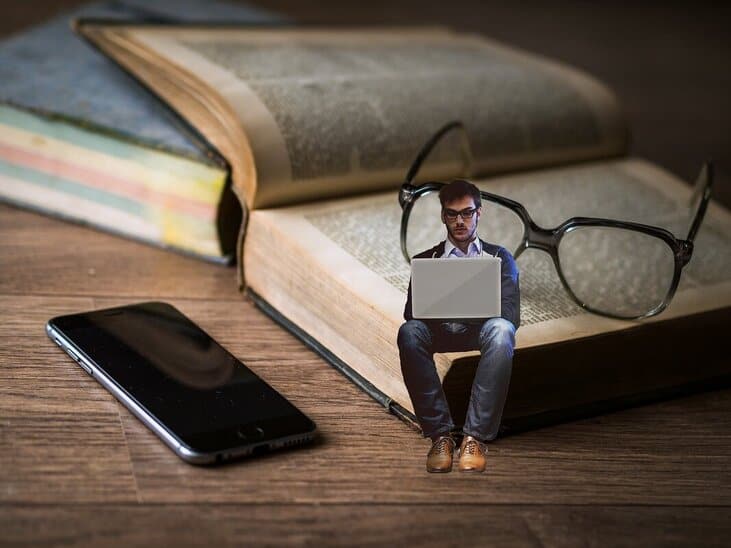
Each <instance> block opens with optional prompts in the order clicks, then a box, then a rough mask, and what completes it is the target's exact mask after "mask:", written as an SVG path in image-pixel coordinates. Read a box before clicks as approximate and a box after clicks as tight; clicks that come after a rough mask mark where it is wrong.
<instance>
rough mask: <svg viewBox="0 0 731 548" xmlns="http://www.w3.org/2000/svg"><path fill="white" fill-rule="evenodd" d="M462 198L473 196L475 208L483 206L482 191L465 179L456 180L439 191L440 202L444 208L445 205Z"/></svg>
mask: <svg viewBox="0 0 731 548" xmlns="http://www.w3.org/2000/svg"><path fill="white" fill-rule="evenodd" d="M462 196H471V197H472V200H473V201H474V202H475V207H480V206H482V200H481V199H480V189H479V188H477V187H476V186H475V185H473V184H472V183H470V182H469V181H465V180H464V179H455V180H454V181H452V182H451V183H449V184H448V185H445V186H443V187H442V189H441V190H440V191H439V202H440V203H441V204H442V208H444V204H446V203H447V202H453V201H454V200H459V199H460V198H461V197H462Z"/></svg>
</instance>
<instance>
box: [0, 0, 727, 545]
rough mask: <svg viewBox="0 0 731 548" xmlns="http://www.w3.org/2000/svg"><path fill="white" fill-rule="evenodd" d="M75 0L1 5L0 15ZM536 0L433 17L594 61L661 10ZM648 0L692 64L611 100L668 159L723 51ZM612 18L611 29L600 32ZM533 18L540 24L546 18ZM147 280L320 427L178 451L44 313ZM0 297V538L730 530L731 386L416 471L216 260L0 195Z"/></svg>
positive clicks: (699, 111)
mask: <svg viewBox="0 0 731 548" xmlns="http://www.w3.org/2000/svg"><path fill="white" fill-rule="evenodd" d="M74 3H75V2H73V1H67V2H50V1H39V2H34V3H32V7H30V6H31V3H18V7H17V9H16V10H11V11H12V13H11V14H10V15H9V17H5V18H0V19H2V22H0V33H5V34H7V32H9V31H11V30H15V29H19V28H22V27H23V26H25V25H28V24H30V23H32V22H35V21H39V20H41V19H42V18H44V17H47V16H49V15H51V14H52V13H55V12H57V11H58V10H59V9H61V8H62V7H64V6H70V5H73V4H74ZM260 3H261V4H262V5H264V6H275V7H277V8H278V9H280V10H282V11H285V12H287V10H290V11H291V13H292V14H294V15H296V16H298V17H300V18H304V19H306V20H314V19H317V18H319V19H320V20H325V21H328V22H332V23H340V22H345V23H347V22H355V21H360V20H362V21H365V22H374V19H377V20H378V21H375V22H383V21H387V22H400V23H405V22H406V23H408V22H410V20H409V15H410V14H414V13H416V12H415V11H414V10H415V6H417V4H416V3H414V2H406V3H401V4H394V5H393V6H391V5H390V4H389V5H388V6H387V5H386V3H385V2H381V3H376V4H375V6H376V7H375V8H373V7H368V8H367V7H366V5H365V4H363V5H360V4H358V5H354V6H353V7H352V9H351V10H350V11H348V9H347V8H343V7H342V4H341V3H337V2H325V3H322V4H320V5H319V7H317V8H314V7H312V6H308V7H307V8H306V9H305V8H304V7H303V5H301V4H298V3H293V2H286V1H284V0H281V1H280V0H268V1H264V0H262V1H261V2H260ZM418 5H421V4H418ZM465 5H466V6H467V7H468V8H469V9H477V7H476V4H473V3H471V2H466V3H465ZM491 5H492V4H491ZM540 5H541V4H538V3H530V2H529V3H526V4H524V5H522V6H521V7H516V8H514V9H511V8H507V7H505V6H504V5H503V6H499V5H495V6H496V8H495V11H494V17H492V18H489V17H487V16H486V15H484V14H485V12H482V13H483V15H481V16H480V17H475V18H469V17H466V15H464V10H462V11H459V10H456V9H455V11H454V13H462V14H463V15H462V16H459V17H457V16H456V15H454V14H452V15H447V16H446V17H445V21H443V22H447V23H450V24H454V25H456V26H458V27H459V26H460V25H463V27H464V28H467V29H471V30H475V29H483V30H488V31H490V32H491V33H492V34H495V33H494V32H492V31H493V30H495V29H496V25H497V24H498V23H499V22H506V21H507V22H510V21H512V22H513V25H512V26H511V25H506V26H504V27H499V28H497V35H498V37H499V38H503V39H510V36H515V37H516V39H515V40H513V41H514V42H515V43H518V44H519V45H528V46H531V45H532V44H545V49H544V53H548V54H551V55H555V56H558V57H560V58H562V59H564V60H570V61H573V62H574V63H575V64H579V65H580V66H583V67H584V68H587V69H589V70H590V71H592V72H594V73H595V74H598V75H600V76H602V77H603V78H605V79H609V80H611V79H612V78H614V77H616V78H620V76H621V74H622V70H623V69H622V68H621V67H622V64H623V62H624V61H625V56H626V55H627V53H628V51H629V50H631V49H632V46H633V45H634V46H637V45H638V44H642V43H643V42H642V41H641V40H640V38H639V30H638V25H639V24H640V23H643V22H644V23H647V22H648V21H649V20H650V19H653V17H654V15H656V14H657V13H658V10H660V9H661V8H659V7H658V6H659V4H654V3H650V4H649V6H648V5H645V4H643V3H640V4H639V7H635V8H632V9H631V10H630V9H628V11H627V13H623V12H621V11H616V10H612V9H610V8H608V7H606V6H605V7H596V5H594V4H591V5H589V4H586V3H572V2H568V1H567V2H563V3H562V4H561V6H563V8H561V7H556V8H553V10H554V11H555V18H553V19H552V20H551V21H550V22H547V21H546V20H545V19H542V20H541V21H538V20H536V19H531V18H530V17H529V15H530V13H538V14H542V15H541V17H543V16H545V15H546V10H547V8H542V7H538V6H540ZM663 5H664V4H663ZM369 6H370V4H369ZM379 6H380V7H379ZM444 9H445V8H443V7H441V8H438V7H433V6H432V7H429V6H426V7H425V8H424V10H416V11H418V12H419V13H418V15H419V17H417V19H419V20H428V21H432V22H439V21H440V20H439V15H438V14H439V13H441V12H443V11H444ZM663 9H665V10H666V13H667V17H665V18H664V19H662V18H660V19H661V20H662V21H663V25H659V24H658V25H656V26H655V27H652V26H650V27H648V28H646V29H644V31H645V36H646V40H647V42H648V43H649V42H651V41H652V40H653V39H656V40H668V33H672V32H677V33H678V36H679V37H680V39H681V41H682V43H681V46H682V45H683V44H685V49H684V50H683V51H685V52H686V54H687V55H691V56H692V55H695V56H696V57H694V59H695V60H696V65H693V66H692V67H691V66H690V65H689V64H688V63H689V61H688V59H686V57H687V55H686V57H683V56H682V55H681V56H680V60H679V62H680V64H681V72H680V73H678V70H679V69H677V67H675V68H668V66H667V65H665V64H663V63H660V62H657V60H656V59H657V58H652V59H655V61H652V62H650V61H648V59H651V58H650V57H649V56H648V53H647V52H646V51H642V52H640V53H641V54H638V55H637V56H635V57H636V58H635V59H633V61H634V62H635V65H634V68H633V69H632V70H629V69H624V70H625V72H627V77H626V79H623V80H622V81H621V83H620V88H621V98H622V100H623V101H625V102H627V101H628V99H629V102H628V105H629V112H630V114H631V116H632V117H634V118H637V117H639V124H640V130H641V131H640V133H639V135H638V139H639V143H638V146H639V147H640V151H641V152H643V151H645V152H643V153H646V151H650V152H653V151H655V152H662V154H667V155H668V157H669V160H670V161H669V162H663V158H661V157H657V156H653V155H652V154H647V155H648V156H650V159H652V160H654V161H658V162H659V163H661V164H663V165H666V166H669V167H673V166H679V167H678V168H677V169H678V170H681V169H685V167H686V166H687V165H690V164H691V163H692V162H695V158H694V156H695V154H694V153H695V152H697V151H698V150H700V149H701V148H704V146H705V144H707V143H709V142H710V143H711V145H710V146H711V147H716V148H718V149H719V150H720V149H723V154H727V153H728V149H729V147H727V144H728V132H727V127H728V124H725V127H724V128H723V131H720V130H718V131H716V130H715V129H711V130H710V133H709V132H702V131H701V132H696V131H691V130H693V129H694V128H695V129H697V128H699V127H701V128H704V127H706V128H708V127H711V126H715V125H716V124H715V123H714V122H713V120H711V117H712V116H713V115H714V114H713V112H715V113H716V114H715V115H716V116H718V119H719V120H721V121H723V120H724V119H725V120H726V121H728V113H729V111H728V103H727V97H728V94H725V97H726V99H725V101H726V103H723V105H721V107H718V103H715V104H714V102H713V101H716V94H717V93H722V92H723V90H724V89H725V90H728V81H727V79H726V80H722V79H721V80H718V82H719V83H718V87H717V88H715V89H714V90H711V91H704V90H703V89H701V88H702V87H703V86H700V85H697V83H698V82H699V81H700V82H703V83H708V82H709V79H710V80H713V78H716V79H718V78H721V76H717V75H709V74H710V73H708V72H707V71H704V70H703V68H704V67H706V68H707V67H709V66H713V63H716V62H717V58H716V57H715V56H719V55H722V54H723V53H724V52H726V53H728V41H720V42H719V40H720V39H719V38H718V37H717V36H716V35H715V34H714V32H715V31H714V29H716V27H717V26H719V25H721V24H722V21H723V20H724V19H723V17H725V16H726V12H725V11H721V12H719V14H718V15H716V16H713V15H712V14H709V13H708V12H707V11H704V10H705V7H704V5H701V8H698V11H696V12H694V13H695V14H696V16H695V17H690V18H689V19H688V22H687V28H688V29H690V30H689V31H687V32H686V31H683V32H681V31H680V30H679V29H681V28H685V27H682V23H681V21H680V19H679V17H680V16H679V13H681V12H684V10H683V9H681V8H679V7H677V6H675V4H670V5H669V6H668V7H666V8H663ZM369 10H371V11H369ZM374 10H375V11H374ZM378 10H380V11H378ZM440 10H441V11H440ZM531 10H533V12H531ZM591 10H598V14H597V17H599V19H598V20H595V19H594V18H593V17H592V16H591V13H590V12H591ZM549 11H550V10H549ZM450 13H451V12H450ZM663 13H665V12H663ZM521 15H524V17H521ZM602 17H603V19H602ZM714 17H716V18H718V21H717V20H715V19H714ZM704 18H705V19H704ZM711 19H713V20H712V21H711ZM596 21H599V22H596ZM638 21H639V23H638ZM496 22H497V23H496ZM703 22H706V23H707V25H706V26H703V25H702V23H703ZM644 23H643V24H644ZM592 24H593V25H595V26H594V27H593V28H594V30H595V34H596V36H597V37H598V38H597V41H596V43H594V37H593V36H591V33H590V29H591V28H592V27H591V25H592ZM521 25H522V27H521ZM552 25H553V27H551V26H552ZM622 25H625V26H624V27H623V26H622ZM613 26H614V27H616V28H617V29H619V31H618V32H617V36H612V37H611V40H614V42H611V41H610V42H602V41H601V40H610V35H612V33H611V32H610V29H611V28H612V27H613ZM549 27H551V28H556V29H557V31H560V32H557V33H556V34H555V35H553V36H551V35H546V32H547V31H546V28H549ZM703 28H705V29H706V30H707V32H706V34H704V32H703V30H702V29H703ZM627 29H629V30H627ZM668 29H670V30H668ZM538 31H540V32H538ZM511 33H513V34H512V35H511ZM541 33H543V34H541ZM521 40H523V42H521ZM623 40H624V42H623ZM704 40H706V41H707V40H710V44H709V43H706V42H705V41H704ZM714 40H715V42H714ZM572 43H573V44H574V48H575V49H573V48H572V47H570V46H571V44H572ZM612 43H613V44H615V45H616V49H612V47H611V44H612ZM648 47H649V46H648ZM592 48H594V49H593V50H592ZM679 48H680V46H678V47H677V48H675V49H673V51H676V52H677V51H678V50H679ZM534 49H536V48H534ZM680 49H682V48H680ZM592 51H593V53H592ZM711 51H712V52H714V54H713V55H710V54H708V55H706V54H707V53H708V52H711ZM687 52H690V53H687ZM699 52H701V53H703V55H701V53H699ZM572 55H573V56H574V57H575V58H576V59H573V60H572V59H571V56H572ZM714 55H715V56H714ZM725 57H726V58H727V57H728V56H727V55H726V56H725ZM592 63H594V64H593V65H592ZM643 63H644V64H643ZM704 63H705V64H704ZM691 65H692V63H691ZM682 67H686V68H685V69H683V68H682ZM641 70H645V71H647V74H642V73H641ZM673 71H675V72H673ZM670 74H674V75H675V76H676V77H677V80H678V82H680V83H679V86H680V87H681V88H682V90H684V91H683V93H686V94H690V95H689V97H690V99H688V98H686V101H689V100H691V99H693V100H694V101H695V102H694V103H693V105H694V106H693V107H692V108H690V109H689V110H687V111H685V114H683V115H682V116H681V119H683V120H685V123H686V124H687V128H688V131H689V132H690V133H693V135H692V136H691V137H689V143H690V144H689V147H688V150H681V148H682V147H679V146H678V145H677V144H676V142H675V140H676V139H675V137H674V136H669V131H670V130H669V129H668V128H669V127H670V118H671V117H668V119H667V120H665V119H661V117H660V116H659V112H660V111H661V110H662V109H663V108H664V109H666V110H667V111H670V110H672V109H673V108H675V105H676V103H674V102H673V101H676V100H677V94H678V93H679V92H678V91H677V90H676V91H673V92H671V93H669V94H668V95H667V96H665V97H662V96H658V95H657V94H656V92H657V90H658V86H659V85H660V84H659V83H658V82H666V83H667V85H668V87H669V84H671V83H672V82H671V79H670V76H669V75H670ZM694 76H697V80H695V83H694V81H693V80H692V78H693V77H694ZM672 81H675V80H672ZM610 84H611V85H613V86H614V87H616V82H612V81H610ZM622 86H624V87H622ZM724 86H725V87H724ZM696 88H698V89H696ZM694 90H695V91H694ZM719 90H720V91H719ZM693 93H695V95H693ZM663 101H664V103H663ZM642 105H647V110H646V111H645V110H643V107H642ZM724 109H725V110H724ZM643 116H644V118H643ZM693 117H695V118H693ZM724 117H725V118H724ZM691 118H692V119H691ZM653 120H657V124H656V125H654V126H653V124H652V121H653ZM631 122H632V123H633V125H636V124H637V123H638V122H637V120H631ZM704 124H705V125H704ZM721 125H723V124H721ZM714 131H716V133H714ZM675 135H677V134H675ZM709 135H710V136H709ZM671 137H672V138H671ZM667 143H670V144H668V146H667V147H664V145H665V144H667ZM726 157H728V156H726ZM672 162H675V163H674V164H673V163H672ZM688 175H690V173H688ZM153 299H154V300H165V301H169V302H171V303H172V304H174V305H175V306H177V307H178V308H180V309H181V310H182V311H183V312H184V313H185V314H187V315H188V316H190V317H191V318H192V319H193V320H194V321H195V322H197V323H198V324H200V325H201V326H202V327H203V328H204V329H205V330H206V331H208V332H209V333H210V334H211V335H212V336H213V337H214V338H215V339H217V340H218V341H220V342H221V343H222V344H223V345H224V346H225V347H226V348H228V349H229V350H230V351H231V352H232V353H233V354H234V355H236V356H237V357H238V358H240V359H242V360H243V361H245V362H246V363H247V364H248V365H249V366H250V367H251V368H252V369H254V370H255V371H256V372H257V373H258V374H259V375H261V376H262V377H263V378H264V379H266V380H267V381H268V382H269V383H271V384H272V385H273V386H274V387H275V388H276V389H278V390H279V391H281V392H282V393H283V394H284V395H285V396H286V397H287V398H289V399H291V400H292V401H293V402H294V403H295V404H296V405H297V406H299V407H300V408H301V409H302V410H303V411H305V412H306V413H307V414H308V415H309V416H311V417H312V418H313V419H314V420H315V421H316V422H317V424H318V426H319V428H320V431H321V433H322V435H321V437H320V439H319V440H318V442H317V443H315V444H313V445H310V446H307V447H303V448H300V449H297V450H294V451H290V452H281V453H275V454H270V455H266V456H264V457H261V458H257V459H249V460H242V461H238V462H235V463H231V464H227V465H224V466H218V467H211V468H204V467H195V466H190V465H188V464H185V463H183V462H182V461H180V460H179V459H178V458H177V457H176V456H175V455H174V454H173V453H172V452H171V451H170V450H168V449H167V448H166V447H165V446H164V445H163V444H162V443H161V442H160V441H159V440H158V439H157V438H156V437H155V436H154V435H153V434H152V433H151V432H150V431H149V430H148V429H147V428H146V427H144V426H143V425H142V424H141V423H140V422H139V421H138V420H136V419H135V418H134V417H133V416H132V415H131V414H130V413H129V412H128V411H127V410H126V409H125V408H124V407H122V406H121V405H120V404H118V403H117V401H116V400H115V399H114V398H113V397H112V396H110V395H109V394H108V393H107V392H106V391H105V390H104V389H103V388H101V386H99V384H98V383H97V382H96V381H94V380H93V379H91V378H90V377H89V376H88V375H87V374H86V373H84V371H83V370H81V368H79V367H78V365H76V364H75V363H74V362H73V361H72V360H71V359H70V358H69V357H68V356H67V355H66V354H64V353H63V352H62V351H61V350H60V349H59V348H58V347H56V346H55V345H54V344H53V343H52V342H51V341H50V340H49V339H48V338H47V337H46V334H45V332H44V326H45V323H46V321H47V320H48V319H49V318H51V317H53V316H56V315H59V314H65V313H71V312H78V311H83V310H88V309H94V308H102V307H107V306H112V305H117V304H124V303H133V302H139V301H144V300H153ZM0 313H1V314H2V322H0V531H1V533H0V545H8V546H27V545H64V546H89V545H99V546H117V545H118V546H122V545H123V546H142V545H182V546H203V545H205V546H216V545H232V544H237V545H238V544H248V545H332V544H355V545H379V546H383V545H440V546H441V545H447V546H450V545H459V546H464V545H465V544H467V543H471V544H472V543H473V545H478V546H484V545H489V544H492V545H498V546H506V545H515V546H604V545H611V546H637V545H640V546H642V545H647V546H728V543H729V540H728V539H729V538H731V521H730V520H729V517H730V516H731V466H730V465H731V390H726V391H716V392H709V393H705V394H699V395H695V396H692V397H687V398H681V399H675V400H672V401H666V402H663V403H660V404H656V405H649V406H644V407H638V408H634V409H628V410H625V411H621V412H617V413H612V414H608V415H603V416H600V417H595V418H591V419H586V420H582V421H577V422H573V423H568V424H562V425H558V426H553V427H550V428H545V429H542V430H535V431H531V432H527V433H523V434H520V435H515V436H510V437H507V438H504V439H501V440H499V441H497V442H496V443H494V444H491V446H490V451H489V454H488V471H487V473H485V474H483V475H479V476H474V475H462V474H459V473H457V472H454V473H452V474H446V475H429V474H427V473H426V472H425V470H424V457H425V455H426V451H427V450H428V443H427V442H426V441H424V440H422V439H420V438H419V437H418V436H417V435H416V434H415V433H414V432H413V431H412V430H411V429H410V428H409V427H407V426H406V425H405V424H403V423H402V422H400V421H399V420H398V419H396V418H395V417H393V416H392V415H390V414H388V413H387V412H386V411H385V410H384V409H382V408H381V407H380V406H379V405H378V404H377V403H375V402H374V401H373V400H371V399H370V398H369V397H368V396H366V395H365V394H363V393H362V392H361V391H359V390H358V389H357V388H355V387H354V386H353V385H352V384H351V383H350V382H349V381H348V380H346V379H345V378H344V377H342V376H341V375H340V374H339V373H338V372H336V371H335V370H334V369H332V368H331V367H330V366H329V365H327V364H326V363H325V362H324V361H322V360H321V359H320V358H319V357H318V356H316V355H315V354H313V353H312V352H310V351H309V350H307V349H306V348H305V347H304V346H303V345H302V344H301V343H300V342H298V341H297V340H296V339H295V338H294V337H292V336H291V335H290V334H288V333H286V332H284V331H283V330H281V329H280V328H279V327H277V326H276V325H275V324H274V323H273V322H272V321H271V320H270V319H269V318H267V317H266V316H265V315H264V314H262V313H261V312H260V311H259V310H257V309H256V308H255V307H254V306H253V304H252V303H251V302H250V301H249V300H247V299H246V298H245V297H243V296H242V295H240V294H239V292H238V290H237V288H236V273H235V270H234V269H233V268H231V267H223V266H217V265H212V264H207V263H204V262H201V261H198V260H195V259H191V258H188V257H184V256H181V255H177V254H175V253H171V252H167V251H164V250H160V249H155V248H152V247H149V246H146V245H143V244H139V243H136V242H133V241H129V240H125V239H122V238H118V237H115V236H111V235H108V234H104V233H101V232H97V231H94V230H91V229H87V228H84V227H81V226H77V225H73V224H69V223H64V222H61V221H58V220H55V219H50V218H47V217H44V216H42V215H38V214H35V213H30V212H26V211H22V210H19V209H15V208H13V207H10V206H6V205H0ZM691 366H692V364H691Z"/></svg>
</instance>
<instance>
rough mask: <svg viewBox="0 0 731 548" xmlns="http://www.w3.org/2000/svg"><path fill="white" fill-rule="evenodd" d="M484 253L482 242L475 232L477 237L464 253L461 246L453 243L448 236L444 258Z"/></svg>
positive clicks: (473, 255)
mask: <svg viewBox="0 0 731 548" xmlns="http://www.w3.org/2000/svg"><path fill="white" fill-rule="evenodd" d="M480 255H482V243H481V242H480V238H479V237H478V236H477V234H475V237H474V238H473V240H472V241H471V242H470V244H469V246H467V253H464V252H463V251H462V250H461V249H460V248H458V247H457V246H455V245H454V244H453V243H452V240H450V239H449V238H447V239H446V240H445V242H444V255H442V259H455V258H461V257H479V256H480Z"/></svg>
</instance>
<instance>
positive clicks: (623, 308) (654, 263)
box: [399, 122, 713, 319]
mask: <svg viewBox="0 0 731 548" xmlns="http://www.w3.org/2000/svg"><path fill="white" fill-rule="evenodd" d="M455 129H457V130H461V131H463V132H464V127H463V125H462V123H461V122H451V123H449V124H447V125H445V126H444V127H442V128H441V129H440V130H439V131H438V132H437V133H436V134H435V135H434V136H433V137H432V138H431V139H430V140H429V141H428V142H427V143H426V144H425V145H424V146H423V147H422V149H421V151H420V152H419V154H418V155H417V157H416V159H415V160H414V162H413V164H412V165H411V167H410V169H409V171H408V174H407V176H406V180H405V182H404V183H403V185H402V186H401V191H400V193H399V203H400V205H401V208H402V216H401V251H402V253H403V255H404V258H405V259H406V260H407V261H408V262H411V257H412V256H413V255H415V254H416V253H418V252H420V251H423V250H424V249H426V248H428V247H431V246H432V245H434V243H436V242H434V241H430V240H433V238H434V234H435V228H439V227H438V226H437V225H441V221H440V211H441V206H440V204H439V201H438V200H437V199H436V193H438V191H439V190H440V189H441V188H442V187H443V186H445V184H446V183H443V182H436V181H432V182H427V183H423V184H418V185H414V184H412V181H413V180H414V178H415V177H416V175H417V173H418V172H419V169H420V168H421V165H422V163H423V162H424V160H425V159H426V158H427V157H428V155H429V153H430V152H431V151H432V149H433V148H434V146H435V145H436V144H437V143H438V142H439V141H440V140H441V138H442V137H443V136H444V135H445V134H446V133H448V132H449V131H452V130H455ZM463 142H464V143H465V146H466V147H468V146H469V145H468V144H467V141H466V140H464V141H463ZM465 157H467V158H469V150H467V151H465ZM712 184H713V165H712V164H711V163H710V162H707V163H705V164H704V165H703V167H702V169H701V171H700V175H699V176H698V179H697V181H696V186H695V190H694V192H693V198H692V204H691V207H693V208H694V209H695V214H694V215H693V218H692V221H691V223H690V226H689V229H688V234H687V236H686V238H685V239H679V238H676V237H675V236H674V235H673V234H672V233H670V232H669V231H667V230H665V229H663V228H660V227H657V226H651V225H646V224H641V223H635V222H627V221H619V220H615V219H605V218H595V217H572V218H570V219H567V220H566V221H564V222H563V223H561V224H560V225H558V226H557V227H555V228H543V227H541V226H539V225H537V224H536V223H535V222H534V221H533V219H532V218H531V216H530V214H529V213H528V211H527V210H526V208H525V207H524V206H523V205H522V204H520V203H519V202H516V201H515V200H512V199H510V198H506V197H504V196H500V195H497V194H493V193H490V192H485V191H481V192H480V196H481V198H482V215H481V218H480V225H481V226H482V225H483V224H484V223H490V224H489V226H488V227H487V228H488V239H491V240H492V242H493V243H497V244H500V245H503V246H505V247H506V248H508V250H509V251H511V252H512V253H513V255H514V256H515V257H516V258H518V257H519V256H520V255H521V254H522V253H523V251H525V250H526V249H528V248H531V249H538V250H541V251H544V252H546V253H548V254H549V255H550V257H551V259H552V261H553V264H554V266H555V268H556V271H557V273H558V276H559V278H560V280H561V283H562V284H563V286H564V288H565V290H566V292H567V293H568V294H569V296H570V297H571V298H572V299H573V300H574V301H575V302H576V303H577V304H578V305H579V306H581V307H582V308H584V309H585V310H587V311H590V312H593V313H595V314H600V315H602V316H607V317H610V318H618V319H639V318H647V317H650V316H654V315H656V314H659V313H660V312H662V311H663V310H664V309H665V308H666V307H667V306H668V304H669V303H670V301H671V300H672V298H673V295H674V294H675V291H676V289H677V287H678V284H679V282H680V276H681V273H682V270H683V267H684V266H685V265H687V264H688V262H689V261H690V259H691V256H692V254H693V241H694V239H695V237H696V235H697V234H698V231H699V229H700V226H701V223H702V222H703V217H704V215H705V212H706V209H707V207H708V202H709V201H710V197H711V188H712ZM696 202H697V205H695V204H696ZM474 211H475V209H473V208H469V209H467V210H463V211H459V212H457V211H454V210H448V209H445V210H444V215H445V217H446V218H447V219H449V220H450V221H454V220H456V219H457V216H458V215H460V216H461V217H462V219H466V218H471V217H472V216H473V215H474ZM465 215H467V217H465ZM440 230H441V232H440V233H439V234H440V237H441V238H442V239H443V238H444V233H443V227H442V228H441V229H440Z"/></svg>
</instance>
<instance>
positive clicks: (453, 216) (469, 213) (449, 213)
mask: <svg viewBox="0 0 731 548" xmlns="http://www.w3.org/2000/svg"><path fill="white" fill-rule="evenodd" d="M476 211H477V208H474V207H468V208H466V209H463V210H462V211H455V210H454V209H448V208H445V209H444V216H445V217H446V218H447V219H449V220H450V221H452V222H454V221H456V220H457V217H462V220H463V221H468V220H469V219H471V218H472V217H473V216H474V214H475V212H476Z"/></svg>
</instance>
